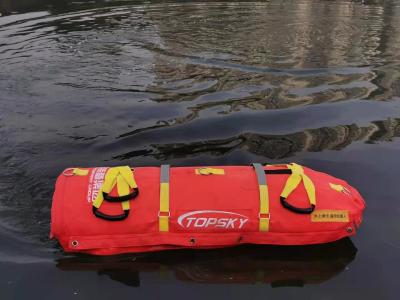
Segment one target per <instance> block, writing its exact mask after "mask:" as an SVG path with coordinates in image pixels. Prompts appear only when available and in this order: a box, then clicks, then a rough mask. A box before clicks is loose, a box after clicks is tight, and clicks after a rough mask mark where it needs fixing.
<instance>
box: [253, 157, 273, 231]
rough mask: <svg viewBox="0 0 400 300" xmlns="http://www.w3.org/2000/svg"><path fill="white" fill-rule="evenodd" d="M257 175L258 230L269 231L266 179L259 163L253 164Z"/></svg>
mask: <svg viewBox="0 0 400 300" xmlns="http://www.w3.org/2000/svg"><path fill="white" fill-rule="evenodd" d="M253 167H254V170H255V172H256V176H257V182H258V190H259V198H260V211H259V215H258V219H259V230H260V231H269V219H270V214H269V195H268V186H267V179H266V176H265V171H264V168H263V166H262V165H261V164H253Z"/></svg>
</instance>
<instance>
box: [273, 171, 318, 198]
mask: <svg viewBox="0 0 400 300" xmlns="http://www.w3.org/2000/svg"><path fill="white" fill-rule="evenodd" d="M287 167H288V169H290V170H292V174H291V175H290V176H289V178H288V180H287V181H286V184H285V187H284V188H283V191H282V193H281V197H284V198H287V197H288V196H289V195H290V194H291V193H292V192H293V191H294V190H295V189H296V188H297V186H298V185H299V184H300V182H301V181H303V184H304V187H305V189H306V192H307V196H308V200H309V201H310V204H312V205H316V199H315V186H314V183H313V182H312V181H311V179H310V177H308V176H307V175H306V174H304V170H303V167H302V166H300V165H298V164H295V163H292V164H289V165H287Z"/></svg>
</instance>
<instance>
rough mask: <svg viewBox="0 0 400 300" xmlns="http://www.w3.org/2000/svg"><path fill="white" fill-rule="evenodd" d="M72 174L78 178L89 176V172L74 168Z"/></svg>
mask: <svg viewBox="0 0 400 300" xmlns="http://www.w3.org/2000/svg"><path fill="white" fill-rule="evenodd" d="M72 174H73V175H77V176H86V175H87V174H89V170H84V169H79V168H74V169H73V170H72Z"/></svg>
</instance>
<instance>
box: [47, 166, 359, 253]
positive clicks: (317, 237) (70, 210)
mask: <svg viewBox="0 0 400 300" xmlns="http://www.w3.org/2000/svg"><path fill="white" fill-rule="evenodd" d="M196 168H198V167H171V169H170V223H169V224H170V228H169V232H159V228H158V212H159V205H160V204H159V203H160V200H159V195H160V192H159V191H160V168H158V167H141V168H135V170H134V176H135V180H136V182H137V184H138V186H139V189H140V193H139V196H138V197H137V198H136V199H134V200H131V201H130V206H131V210H130V215H129V217H128V218H127V219H125V220H123V221H116V222H111V221H105V220H102V219H99V218H97V217H95V216H94V215H93V213H92V203H91V198H90V197H89V198H88V196H90V195H88V189H89V186H93V184H94V182H93V181H94V179H93V178H95V175H96V174H97V173H99V170H103V171H104V169H99V168H91V169H88V170H89V174H88V175H87V176H65V175H63V174H61V175H60V176H59V177H58V179H57V183H56V188H55V193H54V197H53V205H52V210H51V217H52V223H51V234H50V235H51V237H54V238H56V239H58V241H59V242H60V244H61V246H62V247H63V248H64V250H65V251H67V252H83V253H90V254H96V255H111V254H119V253H132V252H147V251H158V250H165V249H174V248H182V247H185V248H216V247H225V246H233V245H237V244H243V243H245V244H246V243H247V244H249V243H250V244H277V245H305V244H317V243H326V242H331V241H335V240H338V239H340V238H343V237H346V236H350V235H353V234H354V233H355V232H356V229H357V228H358V226H359V225H360V223H361V220H362V212H363V209H364V208H365V203H364V200H363V199H362V197H361V195H360V194H359V193H358V191H357V190H356V189H354V188H353V187H351V186H350V185H349V184H348V183H347V182H345V181H343V180H340V179H337V178H334V177H332V176H330V175H327V174H324V173H321V172H317V171H314V170H311V169H309V168H304V171H305V174H307V175H308V176H309V177H310V178H311V180H312V181H313V182H314V185H315V188H316V199H317V204H316V210H322V209H329V210H347V211H348V212H349V222H312V221H311V216H310V215H301V214H296V213H293V212H291V211H289V210H287V209H285V208H284V207H282V205H281V203H280V198H279V196H280V193H281V192H282V190H283V187H284V185H285V183H286V180H287V178H288V177H289V176H290V175H288V174H279V175H276V174H273V175H272V174H268V175H266V177H267V183H268V191H269V204H270V226H269V231H268V232H260V231H259V219H258V216H259V206H260V200H259V188H258V182H257V177H256V174H255V171H254V168H253V167H251V166H218V167H213V168H221V169H224V170H225V175H197V174H196V173H195V169H196ZM282 168H286V167H284V166H267V167H265V169H282ZM100 175H101V174H100ZM100 177H101V176H100ZM99 182H100V183H101V180H100V181H98V182H97V184H99ZM330 183H333V184H340V185H342V186H344V187H345V188H347V189H348V191H349V192H350V193H341V192H338V191H336V190H334V189H332V188H331V187H330ZM287 201H288V202H290V203H291V204H293V205H295V206H298V207H309V202H308V198H307V194H306V191H305V189H304V186H303V184H302V183H300V185H299V186H298V188H297V189H296V190H295V191H293V193H292V194H291V195H290V196H289V197H288V199H287ZM100 210H101V211H102V212H105V213H108V214H120V213H121V212H122V210H121V204H120V203H110V202H107V201H104V202H103V204H102V206H101V207H100ZM210 210H211V211H221V212H205V213H195V214H194V215H190V213H191V212H193V211H210ZM185 214H189V216H188V217H186V218H183V217H181V222H180V223H181V224H179V223H178V220H179V217H180V216H182V215H185ZM195 217H196V218H197V219H188V218H195ZM182 218H183V220H182ZM210 218H211V221H210V220H209V219H210ZM198 219H201V220H198ZM215 219H217V220H220V219H222V221H218V222H219V223H218V224H213V223H214V222H215ZM224 219H225V221H224ZM226 219H228V221H226ZM229 219H231V220H230V221H229ZM234 219H236V220H235V221H233V222H232V220H234ZM245 219H247V221H245ZM240 220H242V221H240ZM195 222H197V223H195ZM207 222H208V223H209V224H207ZM229 222H230V223H229ZM241 222H242V223H243V224H242V227H241V228H240V224H241ZM194 225H197V227H195V226H194ZM206 225H208V226H207V227H206ZM217 225H219V226H217ZM223 225H225V227H226V225H228V227H229V228H222V226H223Z"/></svg>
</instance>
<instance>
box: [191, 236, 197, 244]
mask: <svg viewBox="0 0 400 300" xmlns="http://www.w3.org/2000/svg"><path fill="white" fill-rule="evenodd" d="M189 243H190V244H191V245H194V244H196V239H195V238H193V237H191V238H190V239H189Z"/></svg>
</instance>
